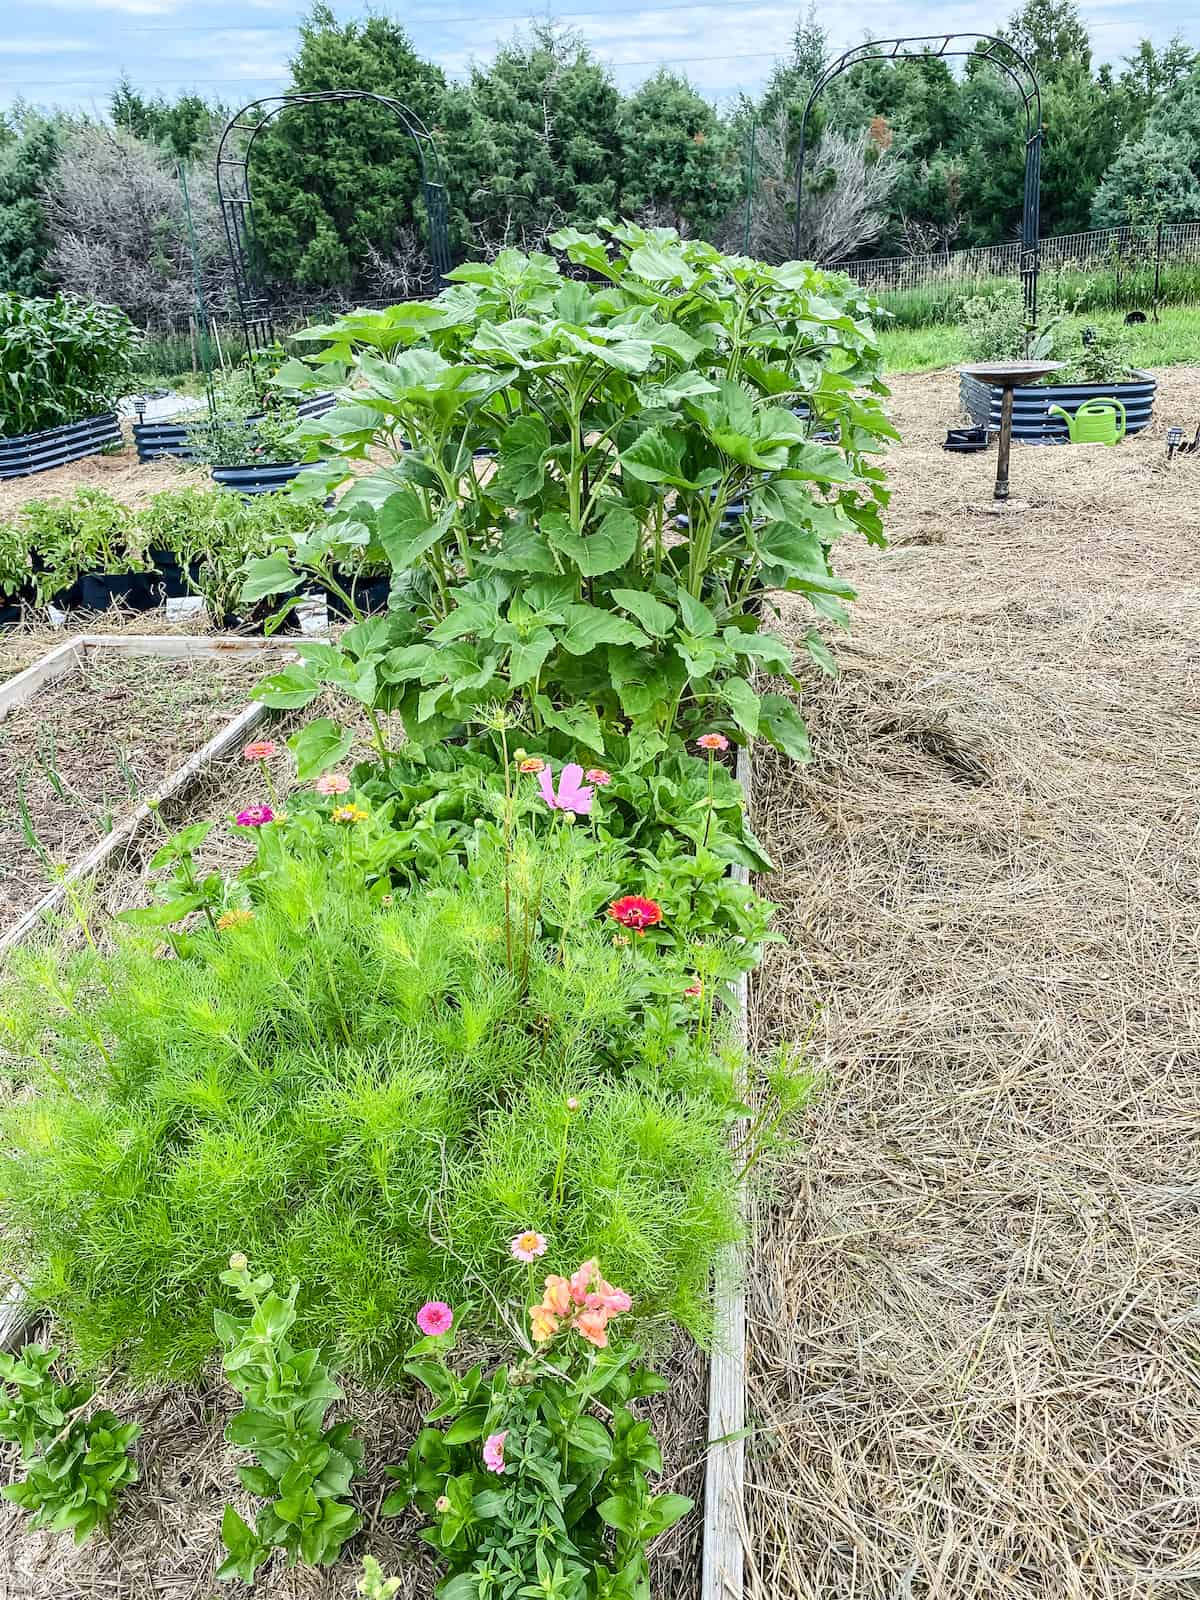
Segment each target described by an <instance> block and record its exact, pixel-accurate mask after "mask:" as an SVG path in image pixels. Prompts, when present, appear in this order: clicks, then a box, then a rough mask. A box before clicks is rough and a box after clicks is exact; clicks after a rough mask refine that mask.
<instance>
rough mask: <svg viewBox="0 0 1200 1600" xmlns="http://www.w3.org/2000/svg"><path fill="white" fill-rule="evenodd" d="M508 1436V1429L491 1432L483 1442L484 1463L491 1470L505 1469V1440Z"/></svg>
mask: <svg viewBox="0 0 1200 1600" xmlns="http://www.w3.org/2000/svg"><path fill="white" fill-rule="evenodd" d="M507 1438H508V1429H507V1428H505V1429H503V1431H502V1432H500V1433H489V1434H488V1436H487V1438H486V1439H485V1440H484V1443H483V1464H484V1466H485V1467H486V1468H487V1469H488V1471H489V1472H503V1471H504V1441H505V1439H507Z"/></svg>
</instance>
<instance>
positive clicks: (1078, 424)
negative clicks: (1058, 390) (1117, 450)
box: [1046, 398, 1125, 444]
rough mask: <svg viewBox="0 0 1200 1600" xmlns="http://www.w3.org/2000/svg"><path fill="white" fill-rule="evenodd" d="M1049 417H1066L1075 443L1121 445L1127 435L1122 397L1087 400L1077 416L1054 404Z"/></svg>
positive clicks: (1072, 441)
mask: <svg viewBox="0 0 1200 1600" xmlns="http://www.w3.org/2000/svg"><path fill="white" fill-rule="evenodd" d="M1046 415H1047V416H1048V417H1062V418H1063V419H1064V420H1065V422H1066V424H1067V433H1068V435H1069V436H1070V440H1071V443H1072V444H1119V443H1120V442H1121V440H1122V439H1123V438H1124V437H1125V407H1124V406H1123V405H1122V404H1121V402H1120V401H1119V400H1109V399H1107V398H1105V399H1098V400H1085V401H1084V403H1083V405H1081V406H1080V407H1079V410H1078V411H1076V413H1075V415H1074V416H1072V415H1071V413H1070V412H1069V411H1064V410H1063V408H1062V407H1061V406H1051V407H1050V408H1049V410H1048V411H1047V412H1046Z"/></svg>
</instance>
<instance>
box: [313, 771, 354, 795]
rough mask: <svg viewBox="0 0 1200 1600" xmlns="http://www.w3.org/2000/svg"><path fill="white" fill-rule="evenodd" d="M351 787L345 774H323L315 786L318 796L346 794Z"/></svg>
mask: <svg viewBox="0 0 1200 1600" xmlns="http://www.w3.org/2000/svg"><path fill="white" fill-rule="evenodd" d="M349 787H350V779H349V778H348V777H347V776H346V774H345V773H344V772H323V773H322V774H321V776H320V777H319V778H318V779H317V781H316V783H314V784H313V788H314V789H315V790H316V791H317V793H318V794H345V793H346V791H347V790H348V789H349Z"/></svg>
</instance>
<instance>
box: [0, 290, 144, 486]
mask: <svg viewBox="0 0 1200 1600" xmlns="http://www.w3.org/2000/svg"><path fill="white" fill-rule="evenodd" d="M138 348H139V336H138V333H137V331H136V329H135V328H134V326H133V324H132V323H131V322H130V320H129V318H128V317H127V316H126V315H125V313H124V312H123V311H118V310H117V309H116V307H115V306H104V305H94V304H90V303H89V302H87V301H83V300H76V299H73V298H72V297H70V296H68V295H61V294H60V295H56V296H54V298H53V299H31V298H27V297H26V296H23V295H17V294H0V478H21V477H27V476H28V475H29V474H31V473H34V472H45V471H47V470H48V469H49V468H51V467H59V466H63V465H64V464H65V463H67V462H69V461H78V460H80V459H81V458H82V457H83V456H90V455H98V454H99V453H100V452H101V451H102V450H109V449H112V448H114V447H116V448H119V447H120V445H121V442H122V441H121V428H120V423H119V422H118V420H117V413H116V403H117V400H118V399H119V398H120V397H121V395H123V394H124V393H126V392H127V390H128V387H129V384H130V381H131V378H132V374H133V367H134V359H135V356H136V354H137V351H138Z"/></svg>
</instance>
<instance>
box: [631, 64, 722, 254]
mask: <svg viewBox="0 0 1200 1600" xmlns="http://www.w3.org/2000/svg"><path fill="white" fill-rule="evenodd" d="M621 131H622V137H623V141H624V161H623V165H622V174H623V187H624V194H623V197H622V202H621V204H622V210H623V211H624V212H625V214H626V215H628V216H639V215H642V214H647V215H652V216H653V219H654V220H655V221H656V222H657V223H659V224H665V225H666V226H669V227H673V228H678V229H679V230H680V232H682V233H688V234H692V235H701V236H703V237H704V238H712V237H713V236H714V235H715V232H716V230H717V227H718V225H719V224H720V223H721V222H722V221H723V219H724V218H725V216H726V215H727V213H728V211H729V208H730V206H731V205H732V204H733V203H734V201H735V200H736V199H737V196H738V192H739V189H740V187H741V186H740V182H739V173H738V170H737V164H736V155H735V152H734V151H733V150H732V149H731V145H730V140H729V136H728V134H727V133H726V131H725V129H724V127H723V126H722V124H721V122H720V119H719V118H718V117H717V114H716V112H715V111H714V110H713V108H712V107H711V106H710V105H709V104H708V102H707V101H706V100H705V99H704V98H703V97H702V96H701V95H699V94H697V92H696V91H695V89H693V88H692V86H691V84H690V83H689V82H688V80H687V79H686V78H684V77H680V76H679V75H678V74H676V73H673V72H668V71H667V70H666V68H661V69H660V70H659V71H658V72H657V73H655V75H654V77H652V78H647V79H646V81H645V83H643V84H642V86H641V88H640V89H638V90H637V91H636V93H634V94H633V95H631V96H630V97H629V99H628V100H626V102H625V106H624V112H623V116H622V122H621Z"/></svg>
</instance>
